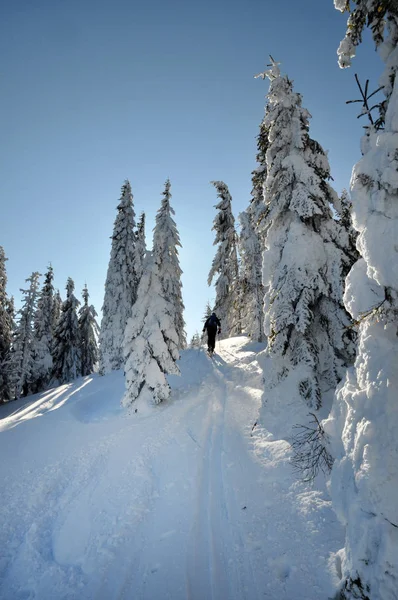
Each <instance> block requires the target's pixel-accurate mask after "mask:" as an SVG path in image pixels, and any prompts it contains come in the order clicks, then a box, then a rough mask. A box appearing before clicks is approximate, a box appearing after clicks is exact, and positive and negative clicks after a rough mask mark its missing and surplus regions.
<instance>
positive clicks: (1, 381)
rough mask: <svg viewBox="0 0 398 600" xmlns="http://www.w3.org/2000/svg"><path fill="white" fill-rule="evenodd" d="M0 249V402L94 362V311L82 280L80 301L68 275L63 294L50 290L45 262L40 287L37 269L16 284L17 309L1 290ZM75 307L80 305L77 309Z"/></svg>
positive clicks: (85, 371)
mask: <svg viewBox="0 0 398 600" xmlns="http://www.w3.org/2000/svg"><path fill="white" fill-rule="evenodd" d="M6 261H7V258H6V256H5V252H4V249H3V248H2V247H0V401H1V402H7V401H9V400H14V399H17V398H21V397H23V396H28V395H30V394H35V393H38V392H41V391H43V390H45V389H47V388H48V387H51V386H55V385H59V384H63V383H67V382H68V381H71V380H73V379H76V377H79V376H80V375H89V374H90V373H92V372H93V371H94V368H95V365H96V363H97V362H98V346H97V339H98V333H99V328H98V324H97V321H96V317H97V313H96V311H95V308H94V306H92V305H90V304H89V293H88V289H87V285H85V286H84V289H83V292H82V296H83V304H82V305H80V302H79V300H77V298H76V297H75V295H74V293H73V292H74V287H75V286H74V283H73V280H72V279H71V278H68V281H67V284H66V299H65V300H64V301H63V300H62V299H61V296H60V293H59V291H58V290H55V289H54V285H53V279H54V272H53V268H52V266H51V265H50V266H49V267H48V269H47V272H46V273H45V275H44V281H43V284H42V287H41V289H40V277H41V275H40V273H38V272H37V271H36V272H34V273H32V275H31V276H30V277H28V278H27V279H26V283H27V284H28V285H27V286H26V287H25V288H23V289H21V292H22V302H21V308H20V309H19V310H18V311H17V312H16V311H15V308H14V298H9V297H8V295H7V291H6V285H7V273H6ZM79 306H81V307H80V309H79Z"/></svg>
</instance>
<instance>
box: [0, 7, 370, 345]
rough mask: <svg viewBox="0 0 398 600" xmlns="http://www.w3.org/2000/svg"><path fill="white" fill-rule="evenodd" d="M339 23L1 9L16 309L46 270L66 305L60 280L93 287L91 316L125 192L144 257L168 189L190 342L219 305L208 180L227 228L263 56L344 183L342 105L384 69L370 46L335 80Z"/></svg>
mask: <svg viewBox="0 0 398 600" xmlns="http://www.w3.org/2000/svg"><path fill="white" fill-rule="evenodd" d="M345 23H346V15H341V13H339V12H337V11H336V10H335V9H334V7H333V2H332V0H324V1H323V2H319V0H300V1H297V0H286V1H285V2H279V1H275V0H273V1H269V0H262V1H261V0H228V1H226V0H212V1H209V0H202V1H201V2H199V3H197V2H190V1H189V0H167V1H166V2H165V1H164V0H149V1H147V2H137V1H136V0H112V2H111V1H107V2H106V1H103V0H68V1H65V0H35V2H32V1H31V0H19V1H18V2H8V3H3V6H2V19H1V24H0V55H1V57H2V62H1V81H2V92H1V94H0V108H1V111H0V115H1V140H2V144H1V149H0V153H1V156H0V164H1V166H2V170H1V171H2V174H1V177H0V198H1V220H0V244H1V245H3V246H4V249H5V252H6V255H7V256H8V258H9V260H8V263H7V272H8V279H9V283H8V293H9V294H10V295H11V294H13V295H15V299H16V302H17V304H18V303H19V301H20V292H19V288H20V287H24V280H25V278H26V277H28V276H29V274H30V273H31V272H32V271H36V270H38V271H40V272H41V273H44V272H45V270H46V266H47V265H48V263H49V262H51V263H52V265H53V267H54V272H55V285H56V287H59V288H60V290H61V295H62V296H63V297H64V295H65V289H64V288H65V283H66V279H67V277H69V276H70V277H72V278H73V279H74V280H75V284H76V291H77V292H78V294H79V295H80V290H81V289H82V287H83V285H84V283H85V282H87V285H88V287H89V291H90V294H91V301H92V303H93V304H94V305H95V306H96V308H97V311H98V312H100V308H101V305H102V300H103V293H104V282H105V276H106V269H107V265H108V260H109V253H110V239H109V238H110V235H111V233H112V228H113V222H114V219H115V216H116V211H115V208H116V205H117V202H118V198H119V195H120V187H121V185H122V183H123V181H124V179H126V178H127V179H129V180H130V181H131V186H132V190H133V194H134V202H135V210H136V213H137V217H138V215H139V214H140V212H141V211H142V210H144V211H145V212H146V215H147V241H148V245H149V246H151V243H152V228H153V224H154V217H155V214H156V211H157V209H158V208H159V205H160V200H161V193H162V191H163V185H164V182H165V180H166V178H167V177H169V178H170V180H171V185H172V194H173V198H172V205H173V207H174V209H175V212H176V215H175V219H176V222H177V227H178V229H179V232H180V236H181V241H182V244H183V248H182V250H181V251H180V259H181V267H182V269H183V271H184V275H183V297H184V302H185V306H186V314H185V319H186V322H187V331H188V336H189V338H190V337H191V336H192V334H193V333H194V332H195V330H196V329H200V327H201V317H202V315H203V312H204V308H205V304H206V302H207V300H208V299H209V300H210V301H212V300H214V291H213V290H212V288H208V286H207V275H208V272H209V269H210V266H211V262H212V259H213V256H214V253H215V250H216V248H215V247H213V245H212V244H213V240H214V232H212V231H211V227H212V221H213V218H214V215H215V210H214V204H215V203H216V201H217V200H216V194H215V190H214V188H213V187H212V186H211V185H210V184H209V182H210V181H211V180H215V179H218V180H223V181H225V182H226V183H227V185H228V186H229V188H230V191H231V194H232V198H233V210H234V214H235V217H236V218H237V216H238V214H239V212H241V211H242V210H244V209H245V208H246V207H247V205H248V203H249V200H250V189H251V180H250V178H251V171H252V170H253V169H254V168H255V166H256V164H255V152H256V139H255V138H256V135H257V133H258V126H259V123H260V121H261V119H262V117H263V114H264V104H265V100H264V96H265V94H266V93H267V90H268V83H267V82H266V81H265V82H264V81H262V80H258V79H253V75H254V74H256V73H258V72H260V71H262V70H264V68H265V65H266V64H267V62H268V55H269V54H272V55H273V57H274V58H275V59H276V60H278V61H280V62H281V63H282V64H281V68H282V72H284V73H286V74H288V75H289V77H290V78H291V79H293V80H294V86H295V90H296V91H297V92H300V93H301V94H302V96H303V106H305V107H306V108H307V109H308V110H309V111H310V113H311V114H312V117H313V118H312V121H311V130H310V133H311V136H312V137H313V138H314V139H316V140H317V141H318V142H320V143H321V145H322V146H323V148H324V149H325V150H328V151H329V159H330V162H331V168H332V175H333V178H334V185H335V188H336V189H337V191H338V192H340V191H341V189H342V188H343V187H348V185H349V179H350V174H351V169H352V165H353V164H354V163H355V162H356V161H357V160H358V158H359V156H360V153H359V138H360V135H361V131H362V125H364V124H365V123H364V122H362V121H363V120H362V119H360V120H357V119H356V115H357V114H358V110H357V109H358V106H355V105H354V106H352V105H349V106H346V105H345V101H346V100H349V99H352V98H357V97H358V90H357V88H356V84H355V81H354V73H358V75H359V77H360V79H361V80H365V79H366V78H369V79H370V86H371V88H372V89H375V87H376V86H377V79H378V77H379V74H380V72H381V63H380V61H379V59H378V57H377V55H376V53H375V51H374V47H373V44H372V42H371V41H370V39H369V36H368V35H365V41H364V44H362V46H361V47H360V48H359V50H358V57H357V58H356V59H355V60H354V65H353V67H352V68H351V69H348V70H344V71H342V70H340V69H339V67H338V65H337V56H336V49H337V47H338V44H339V42H340V39H341V38H342V37H343V35H344V31H345Z"/></svg>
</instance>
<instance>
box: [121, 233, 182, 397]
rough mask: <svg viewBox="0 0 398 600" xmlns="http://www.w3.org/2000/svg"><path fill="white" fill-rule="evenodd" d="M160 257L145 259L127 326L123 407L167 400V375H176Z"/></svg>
mask: <svg viewBox="0 0 398 600" xmlns="http://www.w3.org/2000/svg"><path fill="white" fill-rule="evenodd" d="M154 242H155V237H154ZM154 248H155V249H156V245H155V243H154ZM160 256H161V255H160V254H159V253H155V254H154V256H151V255H148V260H147V264H146V268H145V271H144V274H143V276H142V278H141V281H140V284H139V286H138V296H137V301H136V303H135V304H134V306H133V311H132V315H131V317H130V318H129V320H128V322H127V327H126V333H125V336H124V356H125V367H124V370H125V377H126V393H125V395H124V397H123V400H122V405H123V406H129V405H131V404H132V403H133V402H134V401H135V400H137V398H138V397H139V396H140V397H141V399H143V400H144V401H149V402H153V403H155V404H158V403H159V402H162V401H163V400H166V399H167V398H168V397H169V394H170V386H169V384H168V382H167V379H166V373H170V374H174V375H178V374H179V369H178V367H177V365H176V363H175V361H176V360H177V359H178V358H179V354H178V342H179V338H178V335H177V332H176V329H175V308H174V306H173V305H172V303H171V302H170V301H169V300H168V299H167V297H166V295H165V293H164V289H163V284H162V282H161V280H160V267H161V264H160V258H159V257H160Z"/></svg>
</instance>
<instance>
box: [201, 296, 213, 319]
mask: <svg viewBox="0 0 398 600" xmlns="http://www.w3.org/2000/svg"><path fill="white" fill-rule="evenodd" d="M212 312H213V309H212V307H211V304H210V302H209V301H207V304H206V308H205V312H204V315H203V318H202V322H203V323H205V322H206V321H207V319H208V318H209V317H210V315H211V313H212Z"/></svg>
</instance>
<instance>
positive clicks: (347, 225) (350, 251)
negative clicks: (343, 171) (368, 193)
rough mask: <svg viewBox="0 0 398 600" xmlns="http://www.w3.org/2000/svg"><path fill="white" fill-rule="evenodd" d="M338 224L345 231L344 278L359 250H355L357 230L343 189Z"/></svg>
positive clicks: (348, 199)
mask: <svg viewBox="0 0 398 600" xmlns="http://www.w3.org/2000/svg"><path fill="white" fill-rule="evenodd" d="M339 216H340V220H339V224H340V226H341V227H343V228H344V230H345V232H346V238H345V254H346V255H347V257H348V261H347V262H346V263H345V264H344V267H343V276H344V278H345V277H346V276H347V274H348V273H349V271H350V269H351V267H352V266H353V264H354V263H355V262H356V261H357V260H358V259H359V252H358V250H357V246H356V243H357V238H358V232H357V231H356V229H354V226H353V224H352V202H351V199H350V197H349V195H348V192H347V190H343V191H342V193H341V196H340V210H339Z"/></svg>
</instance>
